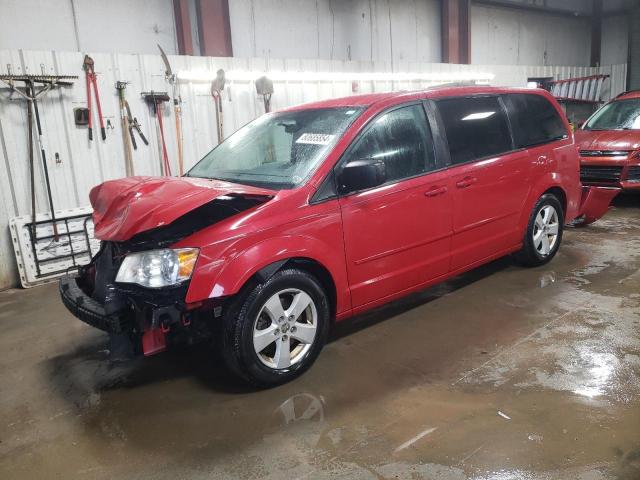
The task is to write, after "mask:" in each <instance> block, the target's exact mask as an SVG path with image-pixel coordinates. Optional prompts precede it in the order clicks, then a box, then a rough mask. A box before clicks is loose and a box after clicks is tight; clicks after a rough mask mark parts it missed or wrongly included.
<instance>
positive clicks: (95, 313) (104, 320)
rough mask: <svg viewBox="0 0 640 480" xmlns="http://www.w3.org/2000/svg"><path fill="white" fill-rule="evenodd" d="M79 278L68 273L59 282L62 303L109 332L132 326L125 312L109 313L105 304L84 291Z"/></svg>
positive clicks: (120, 331)
mask: <svg viewBox="0 0 640 480" xmlns="http://www.w3.org/2000/svg"><path fill="white" fill-rule="evenodd" d="M77 280H78V276H77V275H68V276H65V277H62V278H61V279H60V284H59V286H60V297H61V298H62V303H64V305H65V307H67V309H68V310H69V311H70V312H71V313H72V314H73V315H74V316H75V317H77V318H78V319H80V320H82V321H83V322H85V323H86V324H88V325H91V326H92V327H95V328H98V329H100V330H102V331H104V332H108V333H125V332H127V331H128V330H129V329H130V328H131V324H130V322H128V321H127V318H126V315H125V312H116V313H111V314H108V313H107V311H106V309H105V307H104V305H102V304H101V303H99V302H98V301H96V300H94V299H93V298H91V297H90V296H89V295H87V294H86V293H84V292H83V291H82V289H81V288H80V287H79V286H78V282H77Z"/></svg>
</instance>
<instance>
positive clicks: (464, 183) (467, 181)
mask: <svg viewBox="0 0 640 480" xmlns="http://www.w3.org/2000/svg"><path fill="white" fill-rule="evenodd" d="M477 181H478V179H477V178H476V177H464V178H463V179H462V180H460V181H459V182H456V187H458V188H467V187H470V186H471V185H473V184H474V183H476V182H477Z"/></svg>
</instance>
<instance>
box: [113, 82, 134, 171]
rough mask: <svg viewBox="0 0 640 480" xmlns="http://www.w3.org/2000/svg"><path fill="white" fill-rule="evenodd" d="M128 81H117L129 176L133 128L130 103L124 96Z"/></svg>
mask: <svg viewBox="0 0 640 480" xmlns="http://www.w3.org/2000/svg"><path fill="white" fill-rule="evenodd" d="M125 88H127V82H116V90H118V100H119V103H120V121H121V123H122V142H123V143H124V167H125V172H126V175H127V177H130V176H132V175H133V151H132V150H131V130H130V128H131V127H130V126H129V115H127V107H128V103H127V100H126V98H124V90H125Z"/></svg>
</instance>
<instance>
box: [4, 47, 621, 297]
mask: <svg viewBox="0 0 640 480" xmlns="http://www.w3.org/2000/svg"><path fill="white" fill-rule="evenodd" d="M92 57H93V59H94V60H95V66H96V72H97V73H98V84H99V88H100V95H101V101H102V109H103V116H104V118H105V122H106V121H107V120H109V121H110V123H111V125H112V126H113V129H110V130H108V132H107V140H106V141H102V139H101V138H100V136H99V132H98V134H97V135H96V134H95V132H94V141H93V142H89V141H88V139H87V131H86V129H84V128H78V127H76V126H75V124H74V120H73V109H74V108H75V107H80V106H86V91H85V83H84V72H83V70H82V61H83V54H81V53H77V52H52V51H20V50H0V65H1V66H2V67H0V72H2V71H4V70H5V66H6V65H11V67H12V72H13V73H21V72H25V73H35V74H39V73H41V72H42V71H43V69H44V71H45V72H47V73H55V74H64V75H78V76H79V79H78V80H77V81H76V85H74V86H73V87H70V88H63V89H57V90H55V91H52V92H49V93H48V94H47V95H46V96H45V97H44V98H43V99H42V100H41V101H40V110H41V116H42V123H43V130H44V144H45V148H46V151H47V156H48V165H49V172H50V176H51V182H52V190H53V197H54V204H55V206H56V209H67V208H73V207H77V206H86V205H87V204H88V197H87V196H88V192H89V190H90V189H91V187H93V186H94V185H97V184H99V183H101V182H103V181H104V180H108V179H112V178H118V177H122V176H124V174H125V170H124V160H123V159H124V150H123V142H122V134H121V130H120V120H119V107H118V97H117V92H116V90H115V87H114V86H115V82H116V81H117V80H119V81H128V82H130V84H129V85H128V87H127V90H126V95H127V99H128V101H129V103H130V105H131V108H132V111H133V115H134V116H136V117H137V118H138V120H139V121H140V123H141V124H142V129H143V132H144V133H145V134H146V135H147V137H148V138H149V143H150V144H149V146H148V147H146V146H144V145H142V142H138V143H139V147H138V150H137V151H135V152H134V164H135V173H136V174H139V175H158V174H159V173H160V161H159V156H158V143H157V136H156V122H155V117H154V116H153V115H152V113H151V111H150V109H149V108H148V107H147V105H145V103H144V101H143V100H142V99H141V96H140V93H141V92H143V91H150V90H154V91H167V90H169V86H168V85H167V83H166V81H165V77H164V65H163V63H162V61H161V58H160V56H159V55H130V54H95V55H92ZM170 61H171V64H172V67H173V69H174V70H175V71H210V72H215V71H216V70H217V69H219V68H223V69H224V70H226V71H256V72H266V71H268V70H270V71H280V72H303V71H304V72H361V73H362V72H391V64H390V63H383V62H342V61H329V60H274V59H270V60H268V61H267V60H265V59H263V58H260V59H253V58H248V59H242V58H210V57H186V56H171V57H170ZM267 62H268V65H267ZM394 70H395V72H421V73H447V72H476V73H492V74H494V75H495V78H494V81H493V82H492V83H493V84H495V85H516V86H523V85H525V84H526V81H527V77H532V76H554V77H555V78H557V79H561V78H569V77H576V76H583V75H589V74H593V73H596V72H597V71H601V72H603V73H608V74H611V82H609V83H608V84H607V85H610V87H608V88H606V91H605V92H604V98H609V97H610V96H611V95H614V94H617V93H618V92H620V91H622V90H623V89H624V82H625V78H626V65H615V66H605V67H601V68H600V69H596V68H590V67H553V66H544V67H542V66H541V67H536V66H501V65H454V64H434V63H410V62H405V63H400V64H398V63H397V62H396V63H395V64H394ZM428 85H429V82H426V81H423V82H419V81H411V82H399V81H395V82H378V81H377V82H360V84H359V92H358V93H367V92H371V91H388V90H407V89H418V88H423V87H425V86H428ZM2 87H3V86H2V85H0V155H1V157H2V158H1V164H2V167H1V170H0V171H1V172H2V173H1V174H0V289H3V288H7V287H9V286H12V285H15V284H16V283H17V273H16V269H15V262H14V259H13V247H12V245H11V241H10V236H9V229H8V220H9V218H11V217H14V216H17V215H24V214H28V213H29V212H30V196H29V170H28V157H27V129H26V105H25V102H24V100H22V99H21V98H20V97H19V96H18V95H15V94H14V95H13V96H9V90H8V89H3V88H2ZM352 93H353V92H352V83H351V81H326V80H321V81H304V82H303V81H286V82H279V83H276V84H275V92H274V95H273V98H272V107H273V109H278V108H283V107H286V106H289V105H295V104H299V103H304V102H309V101H313V100H318V99H323V98H330V97H339V96H345V95H351V94H352ZM181 95H182V100H183V104H182V110H183V128H184V158H185V164H186V165H185V166H186V167H187V168H188V167H190V166H192V165H193V164H194V163H195V162H196V161H197V160H198V159H199V158H201V157H202V156H203V155H204V154H205V153H206V152H207V151H209V150H210V149H211V148H212V147H214V146H215V145H216V143H217V139H216V135H215V111H214V108H213V102H212V99H211V96H210V94H209V85H208V84H207V83H203V82H200V83H198V82H188V81H184V82H181ZM223 102H224V103H223V105H224V107H223V108H224V116H225V118H224V123H225V134H226V135H229V134H230V133H232V132H233V131H235V130H236V129H237V128H238V127H240V126H241V125H243V124H245V123H246V122H248V121H250V120H252V119H253V118H255V117H257V116H259V115H260V114H262V113H263V106H262V101H261V99H260V98H259V97H258V96H257V95H256V92H255V86H254V84H253V83H252V82H238V81H236V82H232V81H230V82H228V83H227V85H226V87H225V91H224V94H223ZM170 109H171V110H172V107H171V105H170V104H166V106H165V115H164V117H163V118H164V120H165V129H166V131H165V136H166V139H167V144H168V151H169V157H170V159H171V162H172V169H173V171H174V172H175V171H176V170H177V167H176V141H175V138H176V137H175V123H174V120H173V112H172V111H171V112H169V110H170ZM94 123H96V122H95V117H94ZM56 154H57V156H58V157H59V161H56ZM36 164H37V171H36V183H37V200H38V203H37V205H38V211H39V212H46V211H47V210H48V207H47V203H46V198H45V191H44V187H43V185H44V182H43V180H42V179H43V177H42V171H41V170H42V169H41V162H40V161H39V160H38V161H37V162H36Z"/></svg>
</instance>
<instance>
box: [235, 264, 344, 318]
mask: <svg viewBox="0 0 640 480" xmlns="http://www.w3.org/2000/svg"><path fill="white" fill-rule="evenodd" d="M286 268H297V269H298V270H303V271H305V272H307V273H308V274H310V275H312V276H313V277H314V278H316V279H317V280H318V282H320V286H321V287H322V289H323V290H324V291H325V293H326V294H327V298H328V300H329V308H330V313H331V319H332V320H335V316H336V310H337V296H338V295H337V289H336V283H335V281H334V279H333V276H332V275H331V272H330V271H329V269H327V267H325V266H324V265H323V264H322V263H320V262H319V261H318V260H315V259H313V258H309V257H290V258H286V259H283V260H278V261H276V262H273V263H270V264H269V265H266V266H264V267H262V268H261V269H260V270H258V271H257V272H255V273H254V274H253V275H251V277H249V279H248V280H247V281H246V282H245V284H244V285H243V286H242V288H244V287H245V285H247V284H249V283H252V284H253V283H262V282H266V281H267V280H269V278H271V277H272V276H273V275H275V274H276V273H277V272H279V271H280V270H284V269H286Z"/></svg>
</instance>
